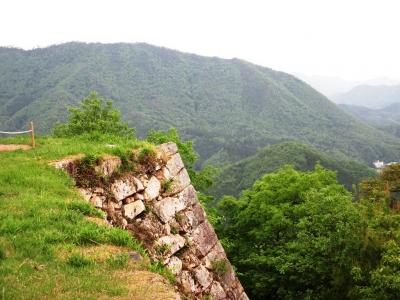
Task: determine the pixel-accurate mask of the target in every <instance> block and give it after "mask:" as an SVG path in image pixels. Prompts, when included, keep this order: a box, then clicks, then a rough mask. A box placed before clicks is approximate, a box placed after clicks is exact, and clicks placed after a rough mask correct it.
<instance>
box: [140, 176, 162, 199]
mask: <svg viewBox="0 0 400 300" xmlns="http://www.w3.org/2000/svg"><path fill="white" fill-rule="evenodd" d="M160 189H161V183H160V181H159V180H158V179H157V178H156V177H155V176H152V177H151V178H150V180H149V182H148V183H147V187H146V189H145V191H144V197H145V199H146V200H153V199H155V198H157V197H158V196H159V195H160Z"/></svg>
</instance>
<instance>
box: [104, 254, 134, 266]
mask: <svg viewBox="0 0 400 300" xmlns="http://www.w3.org/2000/svg"><path fill="white" fill-rule="evenodd" d="M128 262H129V254H128V253H117V254H115V255H111V256H110V257H109V258H108V259H107V263H108V264H109V265H110V267H112V268H115V269H119V268H125V267H126V266H128Z"/></svg>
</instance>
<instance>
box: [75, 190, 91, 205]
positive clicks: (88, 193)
mask: <svg viewBox="0 0 400 300" xmlns="http://www.w3.org/2000/svg"><path fill="white" fill-rule="evenodd" d="M78 191H79V194H81V196H82V197H83V199H85V200H86V201H88V202H89V200H90V198H92V195H93V191H92V190H90V189H83V188H79V189H78Z"/></svg>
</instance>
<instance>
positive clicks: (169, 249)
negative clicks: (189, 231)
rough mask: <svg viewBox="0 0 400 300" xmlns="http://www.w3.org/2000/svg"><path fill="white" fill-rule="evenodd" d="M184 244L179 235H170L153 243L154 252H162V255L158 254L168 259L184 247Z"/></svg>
mask: <svg viewBox="0 0 400 300" xmlns="http://www.w3.org/2000/svg"><path fill="white" fill-rule="evenodd" d="M185 242H186V241H185V239H184V238H183V237H182V236H180V235H179V234H171V235H166V236H162V237H160V238H159V239H158V240H157V241H156V243H155V248H156V251H157V250H159V251H161V250H162V251H161V252H162V253H160V254H161V255H163V256H164V257H170V256H171V255H173V254H174V253H176V252H177V251H178V250H179V249H181V248H183V246H185ZM160 249H161V250H160Z"/></svg>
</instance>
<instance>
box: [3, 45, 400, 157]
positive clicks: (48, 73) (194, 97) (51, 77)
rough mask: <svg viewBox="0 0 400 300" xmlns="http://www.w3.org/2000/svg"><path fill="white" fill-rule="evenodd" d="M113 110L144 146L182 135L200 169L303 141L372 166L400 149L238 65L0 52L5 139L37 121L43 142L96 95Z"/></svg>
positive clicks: (87, 50) (127, 48)
mask: <svg viewBox="0 0 400 300" xmlns="http://www.w3.org/2000/svg"><path fill="white" fill-rule="evenodd" d="M92 90H97V91H98V92H99V93H100V94H101V95H103V96H105V97H109V98H111V99H113V100H114V101H115V106H116V107H117V108H119V109H120V110H121V111H122V113H123V117H124V119H125V120H127V121H128V122H129V124H130V126H132V127H134V128H136V129H137V132H138V134H139V136H143V135H145V133H146V132H147V130H148V129H149V128H155V129H160V128H162V129H165V128H168V127H170V126H174V127H176V128H178V130H179V131H180V132H182V134H183V136H184V137H185V138H192V139H195V140H196V149H197V151H198V152H199V153H200V156H201V159H200V161H199V162H200V164H201V163H202V162H204V161H205V160H208V161H209V162H212V163H214V164H222V163H229V162H235V161H237V160H239V159H242V158H244V157H247V156H249V155H252V154H255V153H256V150H257V149H258V148H260V147H264V146H268V145H271V144H276V143H280V142H282V141H287V140H297V141H301V142H305V143H309V144H312V145H314V146H315V147H317V148H319V149H321V150H323V151H328V152H330V153H333V154H335V155H342V154H345V155H348V156H351V157H352V158H355V159H359V160H363V161H365V162H368V163H370V162H371V161H372V160H374V159H377V158H379V159H386V160H393V159H395V157H396V154H397V153H398V150H399V149H400V147H399V145H400V144H399V141H398V140H397V139H396V138H394V137H393V136H391V135H389V134H384V133H382V132H381V131H379V130H377V129H374V128H373V127H369V126H368V125H365V124H363V123H361V122H359V121H357V120H356V119H354V118H352V117H350V116H349V115H348V114H346V113H344V112H343V111H342V110H341V109H339V108H337V106H336V105H335V104H333V103H332V102H330V101H329V100H328V99H327V98H325V97H324V96H323V95H321V94H320V93H318V92H316V91H315V90H314V89H312V88H311V87H310V86H308V85H307V84H305V83H304V82H302V81H300V80H298V79H297V78H295V77H293V76H291V75H288V74H285V73H283V72H277V71H274V70H271V69H268V68H264V67H260V66H256V65H253V64H251V63H248V62H245V61H242V60H239V59H231V60H226V59H220V58H215V57H201V56H197V55H192V54H186V53H181V52H177V51H173V50H168V49H165V48H159V47H154V46H150V45H147V44H84V43H67V44H62V45H58V46H51V47H48V48H43V49H34V50H29V51H24V50H20V49H13V48H0V124H1V129H2V130H14V129H21V128H24V127H25V124H26V122H27V121H28V120H34V121H35V122H36V123H37V125H38V129H39V131H40V132H48V131H49V128H52V126H53V124H54V123H55V122H56V121H58V120H64V119H65V117H66V110H65V105H67V104H76V103H77V102H78V101H79V100H80V99H82V98H83V97H84V96H86V95H87V94H88V93H89V92H90V91H92Z"/></svg>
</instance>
